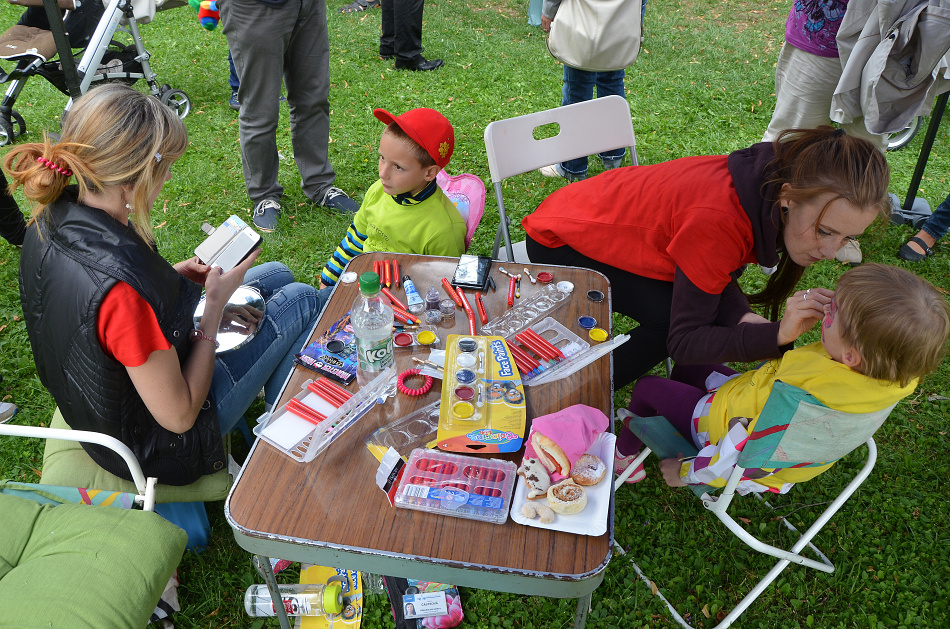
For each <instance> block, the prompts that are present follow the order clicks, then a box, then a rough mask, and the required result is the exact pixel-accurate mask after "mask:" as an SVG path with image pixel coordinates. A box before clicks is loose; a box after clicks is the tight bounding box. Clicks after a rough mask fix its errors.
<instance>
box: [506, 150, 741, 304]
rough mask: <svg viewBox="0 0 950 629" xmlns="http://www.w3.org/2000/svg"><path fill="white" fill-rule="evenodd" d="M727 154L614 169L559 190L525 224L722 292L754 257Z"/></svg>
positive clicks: (541, 234) (627, 263) (644, 272)
mask: <svg viewBox="0 0 950 629" xmlns="http://www.w3.org/2000/svg"><path fill="white" fill-rule="evenodd" d="M726 159H727V156H726V155H714V156H709V157H684V158H682V159H677V160H673V161H670V162H664V163H662V164H656V165H651V166H632V167H628V168H618V169H615V170H610V171H607V172H605V173H604V174H602V175H598V176H597V177H593V178H591V179H587V180H584V181H579V182H576V183H573V184H571V185H569V186H564V187H563V188H561V189H559V190H557V191H556V192H554V193H553V194H551V195H550V196H549V197H548V198H547V199H545V200H544V201H543V202H542V203H541V205H540V206H538V209H537V210H535V211H534V212H533V213H532V214H529V215H528V216H526V217H525V218H524V219H522V221H521V224H522V225H523V226H524V228H525V231H526V232H527V233H528V235H529V236H531V238H532V239H534V240H535V241H537V242H538V243H540V244H542V245H544V246H546V247H552V248H553V247H560V246H563V245H568V246H570V247H571V248H572V249H574V250H575V251H577V252H579V253H581V254H583V255H585V256H587V257H588V258H591V259H593V260H597V261H599V262H603V263H605V264H609V265H611V266H614V267H617V268H619V269H623V270H624V271H629V272H630V273H635V274H637V275H640V276H643V277H649V278H652V279H658V280H663V281H667V282H672V281H673V275H674V271H675V269H676V267H679V268H680V269H682V270H683V272H684V273H685V274H686V276H687V277H688V278H689V279H690V280H691V281H692V282H693V284H695V285H696V286H697V287H698V288H700V289H701V290H703V291H704V292H706V293H709V294H712V295H716V294H719V293H721V292H722V290H723V289H724V288H725V287H726V285H727V284H728V283H729V280H730V277H729V274H730V273H732V272H733V271H735V270H736V269H738V268H740V267H741V266H743V265H745V264H750V263H755V261H756V260H755V243H754V241H753V234H752V223H751V222H750V221H749V217H748V216H746V214H745V212H744V211H743V209H742V206H741V205H740V203H739V197H738V196H737V195H736V190H735V186H734V184H733V181H732V177H731V176H730V174H729V170H728V168H727V166H726Z"/></svg>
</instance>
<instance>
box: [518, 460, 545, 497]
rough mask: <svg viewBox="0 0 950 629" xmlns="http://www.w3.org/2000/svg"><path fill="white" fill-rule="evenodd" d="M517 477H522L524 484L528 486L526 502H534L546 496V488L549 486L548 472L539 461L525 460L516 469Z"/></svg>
mask: <svg viewBox="0 0 950 629" xmlns="http://www.w3.org/2000/svg"><path fill="white" fill-rule="evenodd" d="M518 475H519V476H523V477H524V482H525V484H526V485H527V486H528V495H527V497H528V500H534V499H535V498H540V497H541V496H544V495H547V493H548V487H550V486H551V477H550V476H548V471H547V470H546V469H544V466H543V465H542V464H541V461H539V460H537V459H532V458H527V459H525V460H524V462H523V463H522V464H521V467H519V468H518Z"/></svg>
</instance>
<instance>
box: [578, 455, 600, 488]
mask: <svg viewBox="0 0 950 629" xmlns="http://www.w3.org/2000/svg"><path fill="white" fill-rule="evenodd" d="M606 473H607V466H606V465H604V462H603V461H601V460H600V457H598V456H594V455H593V454H582V455H581V458H579V459H577V461H575V463H574V468H573V469H572V470H571V480H573V481H574V482H575V483H577V484H578V485H584V486H585V487H590V486H591V485H596V484H597V483H599V482H600V480H601V479H602V478H603V477H604V474H606Z"/></svg>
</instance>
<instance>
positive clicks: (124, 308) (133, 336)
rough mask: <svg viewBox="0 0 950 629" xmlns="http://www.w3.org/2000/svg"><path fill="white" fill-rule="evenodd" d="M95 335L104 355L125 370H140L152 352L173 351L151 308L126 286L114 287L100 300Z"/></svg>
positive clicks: (120, 284) (132, 289)
mask: <svg viewBox="0 0 950 629" xmlns="http://www.w3.org/2000/svg"><path fill="white" fill-rule="evenodd" d="M96 333H97V334H98V336H99V344H100V345H101V346H102V349H103V350H104V351H105V353H106V354H108V355H109V356H111V357H112V358H114V359H116V360H117V361H119V362H120V363H122V364H123V365H124V366H126V367H140V366H142V365H144V364H145V361H146V360H148V357H149V355H151V353H152V352H154V351H157V350H164V349H171V347H172V345H171V343H169V342H168V340H167V339H166V338H165V335H164V334H162V329H161V328H160V327H158V318H157V317H156V316H155V312H154V311H153V310H152V307H151V306H149V305H148V302H147V301H145V300H144V299H143V298H142V296H141V295H139V294H138V293H137V292H136V291H135V289H134V288H132V287H131V286H129V285H128V284H126V283H125V282H118V283H116V285H115V286H113V287H112V289H111V290H109V292H108V293H106V296H105V298H104V299H103V300H102V305H101V306H100V307H99V318H98V320H97V321H96Z"/></svg>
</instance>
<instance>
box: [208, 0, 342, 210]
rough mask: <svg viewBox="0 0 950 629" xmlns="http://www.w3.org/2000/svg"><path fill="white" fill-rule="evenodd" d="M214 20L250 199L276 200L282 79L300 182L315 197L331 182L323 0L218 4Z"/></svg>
mask: <svg viewBox="0 0 950 629" xmlns="http://www.w3.org/2000/svg"><path fill="white" fill-rule="evenodd" d="M220 11H221V24H222V27H223V30H224V34H225V36H226V37H227V39H228V48H230V50H231V56H232V58H233V59H234V67H235V68H236V69H237V73H238V77H239V78H240V80H241V87H240V89H239V91H238V100H239V101H240V102H241V114H240V116H239V120H240V137H241V161H242V163H243V165H244V183H245V185H246V186H247V195H248V196H249V197H250V198H251V201H253V202H254V203H255V204H256V203H258V202H260V201H262V200H264V199H273V200H280V197H281V195H282V194H283V192H284V189H283V188H282V187H281V185H280V184H279V183H278V182H277V172H278V169H279V165H280V164H279V159H278V156H277V124H278V119H279V116H280V103H279V98H280V85H281V79H283V81H284V83H285V84H286V86H287V101H288V103H289V105H290V137H291V142H292V144H293V150H294V161H295V162H296V163H297V168H298V169H299V171H300V185H301V187H302V188H303V191H304V194H306V195H307V198H309V199H310V200H311V201H315V202H319V201H320V200H321V199H322V197H323V194H324V192H325V191H326V189H327V188H328V187H329V186H331V185H332V184H333V181H334V180H335V179H336V173H334V172H333V166H331V165H330V161H329V158H328V156H327V148H328V144H329V141H330V103H329V96H330V41H329V36H328V34H327V6H326V0H287V3H286V4H284V5H283V6H280V7H273V6H268V5H266V4H263V3H262V2H258V1H257V0H227V1H226V2H222V3H221V4H220Z"/></svg>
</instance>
